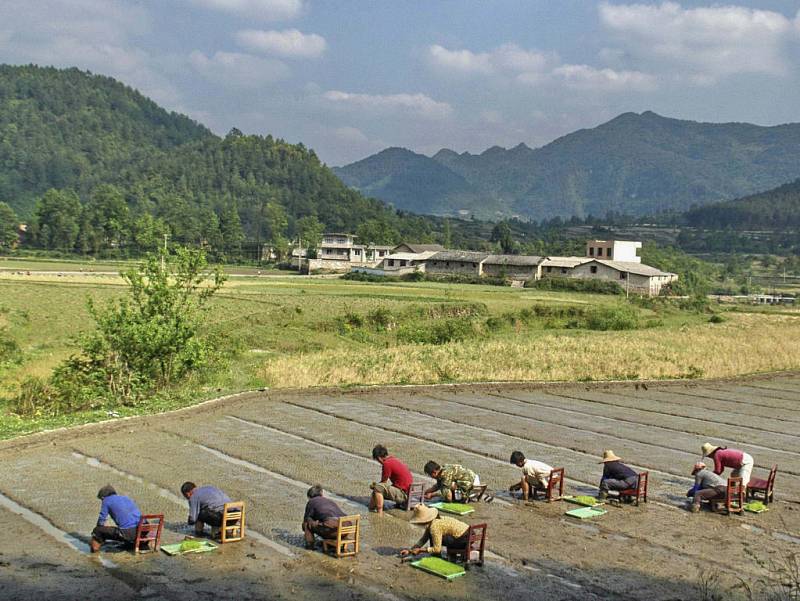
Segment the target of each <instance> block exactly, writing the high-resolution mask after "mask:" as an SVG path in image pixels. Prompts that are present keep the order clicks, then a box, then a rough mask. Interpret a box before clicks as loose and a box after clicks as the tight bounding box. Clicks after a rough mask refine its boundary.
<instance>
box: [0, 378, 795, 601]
mask: <svg viewBox="0 0 800 601" xmlns="http://www.w3.org/2000/svg"><path fill="white" fill-rule="evenodd" d="M706 440H711V441H713V442H718V443H720V444H730V445H735V446H737V447H741V448H743V449H745V450H746V451H748V452H750V453H751V454H752V455H753V456H754V457H755V460H756V470H755V472H756V473H757V474H758V475H762V476H763V475H764V473H765V471H766V470H767V469H768V468H769V467H770V466H771V465H772V464H774V463H777V464H778V465H779V466H780V471H779V474H778V481H777V490H778V492H777V496H778V500H777V502H776V503H775V505H774V506H772V508H771V510H770V511H769V512H767V513H765V514H762V515H751V514H747V515H745V516H731V517H728V516H720V515H712V514H709V513H707V512H703V513H701V514H698V515H694V514H690V513H688V512H686V511H684V510H683V509H682V508H681V507H682V504H683V501H684V493H685V491H686V490H687V489H688V488H689V486H690V480H689V476H688V472H689V471H690V466H691V465H692V463H693V462H694V461H695V460H696V459H697V457H698V455H699V447H700V444H701V443H702V442H704V441H706ZM378 442H382V443H384V444H386V445H387V446H389V448H390V450H391V451H393V452H394V453H395V454H397V455H398V456H399V457H401V458H402V459H404V460H405V461H407V462H408V463H409V465H410V466H411V468H412V470H413V471H414V472H415V474H417V475H418V474H419V473H420V472H421V471H422V466H423V464H424V463H425V461H427V460H428V459H435V460H438V461H439V462H459V463H462V464H464V465H467V466H470V467H472V468H473V469H475V470H476V471H477V472H478V473H479V474H480V475H481V476H482V479H483V480H484V481H485V482H486V483H488V484H489V485H490V486H491V487H493V488H494V489H496V490H498V491H503V490H505V489H506V487H507V486H508V484H510V483H511V482H512V481H513V480H514V479H515V477H516V475H517V473H516V469H514V468H512V467H511V466H510V465H509V464H508V456H509V455H510V453H511V451H512V450H514V449H521V450H522V451H524V452H525V453H526V455H528V456H530V457H537V458H540V459H543V460H545V461H547V462H548V463H551V464H552V465H556V466H563V467H565V468H566V474H567V479H568V492H570V493H590V492H594V491H595V488H594V487H595V486H596V483H597V480H598V478H599V472H600V467H599V465H598V463H597V461H598V456H599V454H600V453H601V451H602V449H604V448H612V449H614V450H615V451H616V452H617V454H619V455H621V456H622V457H623V458H624V459H625V460H627V461H628V462H629V463H630V464H632V465H633V466H635V467H637V468H638V469H647V470H649V471H650V474H651V477H652V481H651V491H650V492H651V498H650V502H649V503H647V504H646V505H643V506H641V507H639V508H636V507H630V506H625V507H610V508H609V512H608V513H607V514H606V515H605V516H602V517H601V518H599V519H596V520H595V521H593V522H591V523H579V522H576V521H572V520H571V519H570V518H566V517H564V516H563V512H564V511H565V510H566V509H568V508H571V507H573V506H571V505H568V504H567V503H565V502H558V503H552V504H547V503H543V502H539V503H536V504H535V506H533V507H529V506H523V505H520V504H518V503H516V502H514V501H513V500H512V499H511V498H510V497H509V496H508V494H507V493H502V492H501V493H500V494H499V496H498V498H497V500H496V501H495V502H493V503H491V504H479V505H478V506H477V507H476V512H475V513H474V514H472V516H470V517H469V519H468V521H472V522H477V521H487V522H488V523H489V549H490V551H491V554H490V557H489V560H488V563H487V565H486V566H485V567H484V568H481V569H475V570H472V571H471V572H470V573H469V574H468V575H467V576H466V577H464V578H461V579H458V580H456V581H454V582H453V583H450V584H446V583H444V582H443V581H438V580H436V579H435V578H434V577H433V576H428V575H425V574H421V573H417V572H415V571H414V570H413V569H411V568H410V567H408V566H407V565H400V563H399V560H398V559H397V557H396V552H397V550H398V548H400V547H401V546H405V545H409V544H411V543H412V542H414V541H415V540H416V538H417V537H418V535H419V531H418V530H416V529H415V527H414V526H411V525H410V524H408V523H407V516H406V515H405V513H404V512H400V511H396V510H392V511H389V512H388V513H387V514H386V515H385V516H384V517H382V518H379V517H377V516H376V515H374V514H368V512H367V511H366V506H365V503H366V502H367V492H368V488H367V484H368V483H369V482H370V481H372V480H374V479H375V478H376V477H377V475H378V472H379V469H378V465H377V464H376V463H375V462H373V461H372V460H371V459H370V451H371V449H372V446H373V445H374V444H375V443H378ZM798 443H800V377H798V376H796V375H792V374H786V375H778V376H772V377H764V378H758V379H748V380H732V381H716V382H703V383H699V382H698V383H685V382H684V383H671V384H667V383H660V384H656V383H652V384H650V385H648V388H647V389H646V390H645V388H644V387H637V386H636V385H634V384H606V385H588V384H587V385H576V384H570V385H567V384H564V385H557V384H556V385H530V384H527V385H526V384H520V385H497V386H492V385H475V386H457V387H415V388H377V389H358V390H350V391H341V390H333V389H327V390H326V389H321V390H318V391H313V392H299V391H298V392H292V391H270V392H265V393H249V394H244V395H240V396H237V397H233V398H228V399H225V400H222V401H219V402H213V403H210V404H206V405H203V406H200V407H196V408H193V409H187V410H183V411H180V412H177V413H172V414H165V415H161V416H153V417H140V418H133V419H130V420H123V421H116V422H109V423H106V424H95V425H92V426H87V427H83V428H78V429H72V430H63V431H59V432H51V433H44V434H39V435H34V436H30V437H24V438H19V439H16V440H9V441H5V442H3V443H2V446H0V460H1V461H2V465H3V478H2V479H0V493H2V495H3V496H2V497H0V500H2V505H3V506H2V507H0V527H2V530H3V532H4V533H5V534H4V540H3V544H2V546H0V598H2V599H31V598H37V597H38V598H48V599H77V598H86V597H89V598H91V597H93V596H102V597H103V598H105V599H113V600H122V599H137V598H152V599H185V598H188V597H190V596H191V597H193V598H197V599H221V598H229V599H234V598H235V599H295V600H296V599H319V598H324V599H376V598H377V599H430V598H432V597H434V598H437V599H453V600H455V599H464V598H485V599H498V598H502V599H505V600H509V599H510V600H516V599H520V600H521V599H575V600H578V599H580V600H582V601H585V600H587V599H601V598H613V599H629V600H641V601H644V600H653V599H657V600H659V599H660V600H667V599H702V598H704V597H703V595H704V593H703V591H702V588H703V586H702V585H703V582H706V583H707V574H708V573H710V572H713V571H716V572H718V573H719V575H720V579H719V582H717V583H715V584H714V586H719V587H721V588H722V589H723V590H727V589H729V588H730V587H734V586H736V585H737V584H740V582H741V581H742V580H743V581H745V582H748V583H753V582H756V581H758V580H759V579H762V578H769V577H770V573H769V571H767V570H765V569H764V567H763V562H765V564H766V565H769V564H770V563H771V562H773V561H775V562H780V561H781V560H782V559H783V558H785V557H787V556H789V555H790V554H792V553H797V551H798V550H800V504H798V502H797V498H798V495H799V494H800V481H798V475H799V474H800V444H798ZM185 479H193V480H195V481H197V482H201V483H214V484H218V485H220V486H221V487H222V488H223V489H225V490H226V491H228V493H229V494H230V495H231V496H232V497H236V498H241V499H244V500H245V501H247V503H248V506H249V524H248V527H249V531H250V532H249V537H248V538H247V540H246V541H244V542H243V543H237V544H233V545H230V546H227V547H225V548H223V549H221V550H220V551H218V552H216V553H213V554H208V555H205V556H194V557H185V558H168V557H166V556H163V555H149V556H144V557H140V558H134V557H133V556H132V555H129V554H127V553H122V552H116V553H115V552H110V553H104V554H103V556H102V558H96V557H90V556H88V555H87V554H86V546H85V544H86V541H87V535H88V533H89V531H90V530H91V527H92V524H93V522H94V520H95V518H96V511H97V509H98V502H97V501H96V499H95V498H94V495H95V492H96V491H97V489H98V488H99V487H100V486H101V485H103V484H105V483H107V482H110V483H112V484H114V485H115V486H116V487H117V489H118V490H120V491H121V492H124V493H128V494H130V495H132V496H133V497H134V498H136V499H137V500H138V501H139V503H140V505H141V506H142V508H143V510H145V511H146V512H156V511H158V512H162V511H163V512H164V513H165V514H166V516H167V522H168V527H167V530H166V532H165V539H166V542H175V541H178V540H180V539H181V537H182V536H183V534H184V533H185V531H186V530H185V526H184V520H185V514H186V507H185V502H184V501H182V499H180V498H179V496H178V490H177V489H178V487H179V486H180V483H181V482H182V481H183V480H185ZM317 482H318V483H321V484H322V485H323V486H324V487H325V488H326V489H327V490H328V491H330V494H331V495H332V496H335V497H336V498H337V499H338V500H339V501H340V502H341V503H342V504H343V506H344V507H345V508H346V509H347V510H348V511H352V512H358V513H361V514H362V515H363V516H364V517H363V520H364V522H363V523H364V529H363V543H364V545H363V551H362V553H361V555H360V556H359V557H358V558H356V559H343V560H338V561H337V560H335V559H331V558H326V557H323V556H322V555H321V554H320V553H318V552H307V551H305V550H302V548H301V536H300V532H299V520H300V517H301V515H302V509H303V505H304V502H305V490H306V488H307V487H308V486H309V485H310V484H312V483H317ZM759 561H760V562H762V564H760V563H759ZM773 576H774V573H773ZM726 595H727V593H726ZM724 598H735V597H733V596H731V597H728V596H726V597H724Z"/></svg>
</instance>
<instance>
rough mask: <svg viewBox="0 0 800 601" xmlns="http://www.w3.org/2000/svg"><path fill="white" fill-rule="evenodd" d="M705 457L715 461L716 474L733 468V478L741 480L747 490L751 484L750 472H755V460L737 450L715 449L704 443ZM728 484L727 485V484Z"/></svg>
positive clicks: (711, 445)
mask: <svg viewBox="0 0 800 601" xmlns="http://www.w3.org/2000/svg"><path fill="white" fill-rule="evenodd" d="M701 449H702V450H703V457H708V458H709V459H713V460H714V473H715V474H718V475H721V474H722V472H724V471H725V468H726V467H729V468H731V469H732V470H733V471H732V472H731V478H741V479H742V487H744V488H747V484H748V483H749V482H750V472H752V471H753V458H752V457H751V456H750V455H748V454H747V453H745V452H744V451H739V450H737V449H729V448H728V447H715V446H714V445H713V444H711V443H708V442H706V443H704V444H703V446H702V447H701ZM726 484H727V483H726Z"/></svg>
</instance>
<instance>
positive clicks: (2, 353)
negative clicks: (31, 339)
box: [0, 328, 22, 368]
mask: <svg viewBox="0 0 800 601" xmlns="http://www.w3.org/2000/svg"><path fill="white" fill-rule="evenodd" d="M21 356H22V352H21V351H20V348H19V345H18V344H17V341H16V340H14V338H12V337H11V334H9V333H8V332H7V331H6V330H5V328H0V368H2V367H3V366H5V365H9V364H11V363H16V362H19V360H20V358H21Z"/></svg>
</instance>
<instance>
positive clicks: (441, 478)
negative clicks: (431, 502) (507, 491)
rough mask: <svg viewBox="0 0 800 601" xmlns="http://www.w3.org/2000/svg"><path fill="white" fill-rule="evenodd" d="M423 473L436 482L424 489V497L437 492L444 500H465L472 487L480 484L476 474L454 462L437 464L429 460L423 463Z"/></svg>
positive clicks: (429, 496)
mask: <svg viewBox="0 0 800 601" xmlns="http://www.w3.org/2000/svg"><path fill="white" fill-rule="evenodd" d="M425 473H426V474H428V475H429V476H430V477H431V478H433V479H434V480H436V484H434V485H433V486H431V487H430V488H429V489H428V490H426V491H425V498H426V499H430V498H431V497H433V496H434V495H436V494H437V493H438V494H440V495H441V496H442V498H443V499H444V500H445V501H453V500H456V501H461V500H466V499H467V498H469V493H471V492H472V488H473V487H475V486H480V485H481V479H480V478H479V477H478V474H476V473H475V472H473V471H472V470H470V469H467V468H465V467H462V466H460V465H458V464H456V463H448V464H445V465H439V464H438V463H436V462H435V461H429V462H428V463H426V464H425Z"/></svg>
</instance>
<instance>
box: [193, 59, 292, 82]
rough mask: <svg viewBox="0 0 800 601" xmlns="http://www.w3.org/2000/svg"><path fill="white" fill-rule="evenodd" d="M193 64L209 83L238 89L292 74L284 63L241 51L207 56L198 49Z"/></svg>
mask: <svg viewBox="0 0 800 601" xmlns="http://www.w3.org/2000/svg"><path fill="white" fill-rule="evenodd" d="M189 61H190V63H191V65H192V67H194V69H195V70H196V71H197V72H198V73H200V74H201V75H202V76H203V77H205V78H206V79H207V80H208V81H210V82H212V83H215V84H223V85H229V86H233V87H238V88H257V87H259V86H262V85H264V84H268V83H272V82H275V81H277V80H279V79H283V78H284V77H286V76H288V75H289V68H288V67H287V66H286V65H285V64H284V63H282V62H280V61H277V60H273V59H266V58H260V57H257V56H252V55H250V54H242V53H239V52H215V53H214V54H213V55H211V56H206V55H205V54H203V53H202V52H200V51H198V50H195V51H194V52H192V53H191V55H190V56H189Z"/></svg>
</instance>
